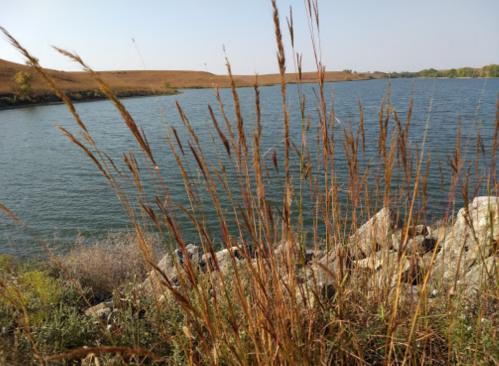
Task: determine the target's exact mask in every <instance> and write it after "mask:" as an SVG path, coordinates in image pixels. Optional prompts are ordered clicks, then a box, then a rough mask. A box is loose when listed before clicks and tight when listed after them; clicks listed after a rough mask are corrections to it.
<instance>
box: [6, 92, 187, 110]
mask: <svg viewBox="0 0 499 366" xmlns="http://www.w3.org/2000/svg"><path fill="white" fill-rule="evenodd" d="M74 94H80V93H72V94H71V95H69V99H70V100H71V103H74V104H76V103H90V102H99V101H103V100H109V98H108V97H106V96H105V95H98V96H92V97H90V98H85V97H82V98H80V99H74V97H72V95H74ZM178 94H182V92H181V91H179V90H172V91H168V92H166V93H165V92H152V91H144V90H137V91H132V92H121V93H117V97H118V98H119V99H131V98H143V97H154V96H165V95H178ZM12 96H14V94H12ZM1 97H2V95H0V99H1ZM39 98H43V99H42V100H39V101H33V102H28V103H23V102H24V101H21V102H20V103H19V104H14V105H5V104H0V111H3V110H10V109H21V108H29V107H39V106H49V105H58V104H65V102H64V101H63V100H61V99H60V98H59V97H58V96H56V95H55V94H53V95H44V96H41V97H39Z"/></svg>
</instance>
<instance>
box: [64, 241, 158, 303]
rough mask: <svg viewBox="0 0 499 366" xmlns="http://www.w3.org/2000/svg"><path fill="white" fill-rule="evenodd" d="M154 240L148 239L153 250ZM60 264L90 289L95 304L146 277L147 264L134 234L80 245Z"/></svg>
mask: <svg viewBox="0 0 499 366" xmlns="http://www.w3.org/2000/svg"><path fill="white" fill-rule="evenodd" d="M154 240H155V239H154V238H153V237H150V238H148V242H149V244H150V246H151V247H153V243H154ZM157 259H158V258H154V261H155V262H157ZM61 262H62V265H63V267H64V268H65V269H66V270H67V271H68V273H69V274H70V275H71V277H72V278H73V279H74V280H75V281H77V282H78V283H79V284H80V285H81V286H82V287H85V288H87V287H88V288H89V290H90V292H91V295H92V298H93V300H95V301H99V300H104V299H106V298H108V297H110V296H111V294H112V293H113V292H114V291H116V290H121V289H122V288H123V286H124V285H126V284H128V283H130V282H134V281H135V282H137V283H140V282H142V281H143V280H144V279H145V277H146V275H147V263H146V262H145V261H144V258H143V256H142V252H141V250H140V249H139V245H138V243H137V238H136V237H135V235H133V234H122V233H109V234H108V236H107V237H106V238H104V239H103V240H99V241H97V242H96V243H95V244H93V245H86V246H85V245H83V244H78V245H77V246H76V247H75V248H74V249H73V250H72V251H71V252H70V253H69V254H67V255H66V256H65V257H64V258H62V261H61Z"/></svg>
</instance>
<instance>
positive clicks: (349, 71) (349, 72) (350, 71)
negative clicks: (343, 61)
mask: <svg viewBox="0 0 499 366" xmlns="http://www.w3.org/2000/svg"><path fill="white" fill-rule="evenodd" d="M343 72H346V73H347V74H351V73H352V70H348V69H345V70H343Z"/></svg>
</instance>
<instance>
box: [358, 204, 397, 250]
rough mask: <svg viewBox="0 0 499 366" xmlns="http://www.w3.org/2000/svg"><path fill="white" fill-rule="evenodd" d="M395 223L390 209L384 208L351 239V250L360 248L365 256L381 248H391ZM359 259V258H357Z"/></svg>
mask: <svg viewBox="0 0 499 366" xmlns="http://www.w3.org/2000/svg"><path fill="white" fill-rule="evenodd" d="M393 228H394V221H393V218H392V215H391V212H390V210H389V209H388V208H383V209H382V210H381V211H379V212H378V213H377V214H376V215H374V216H373V217H372V218H371V219H370V220H369V221H368V222H366V223H365V224H364V225H362V226H361V227H360V228H359V229H358V230H357V232H356V233H355V234H354V235H352V236H351V237H350V239H349V248H351V249H354V251H355V249H356V248H359V249H360V250H361V251H362V253H363V254H364V255H365V256H369V255H370V254H371V253H372V252H377V251H379V250H381V248H388V247H390V234H391V232H392V230H393ZM355 258H356V259H357V258H358V256H355Z"/></svg>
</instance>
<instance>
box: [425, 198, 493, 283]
mask: <svg viewBox="0 0 499 366" xmlns="http://www.w3.org/2000/svg"><path fill="white" fill-rule="evenodd" d="M492 232H493V236H492ZM438 234H439V235H440V236H443V235H442V234H445V241H444V242H443V244H442V250H441V251H440V252H439V253H438V255H437V258H436V260H435V269H434V271H433V272H434V273H433V272H432V275H433V276H435V277H441V278H442V280H443V281H444V282H447V283H452V282H453V281H454V279H455V276H456V274H457V276H458V278H457V279H456V280H460V279H462V277H463V276H464V275H465V273H466V272H467V271H468V269H469V268H470V267H472V266H473V265H474V264H475V263H477V262H478V261H480V260H483V259H486V258H488V257H489V256H490V255H491V254H492V251H493V249H494V250H496V249H497V248H494V247H495V246H496V243H497V238H498V234H499V205H498V203H497V199H496V198H495V197H477V198H475V199H474V200H473V202H472V203H471V204H470V205H469V212H467V211H466V209H465V208H462V209H461V210H459V213H458V215H457V218H456V220H455V223H454V226H453V227H452V230H451V231H450V232H448V231H447V230H446V231H445V232H444V233H441V232H438Z"/></svg>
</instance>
